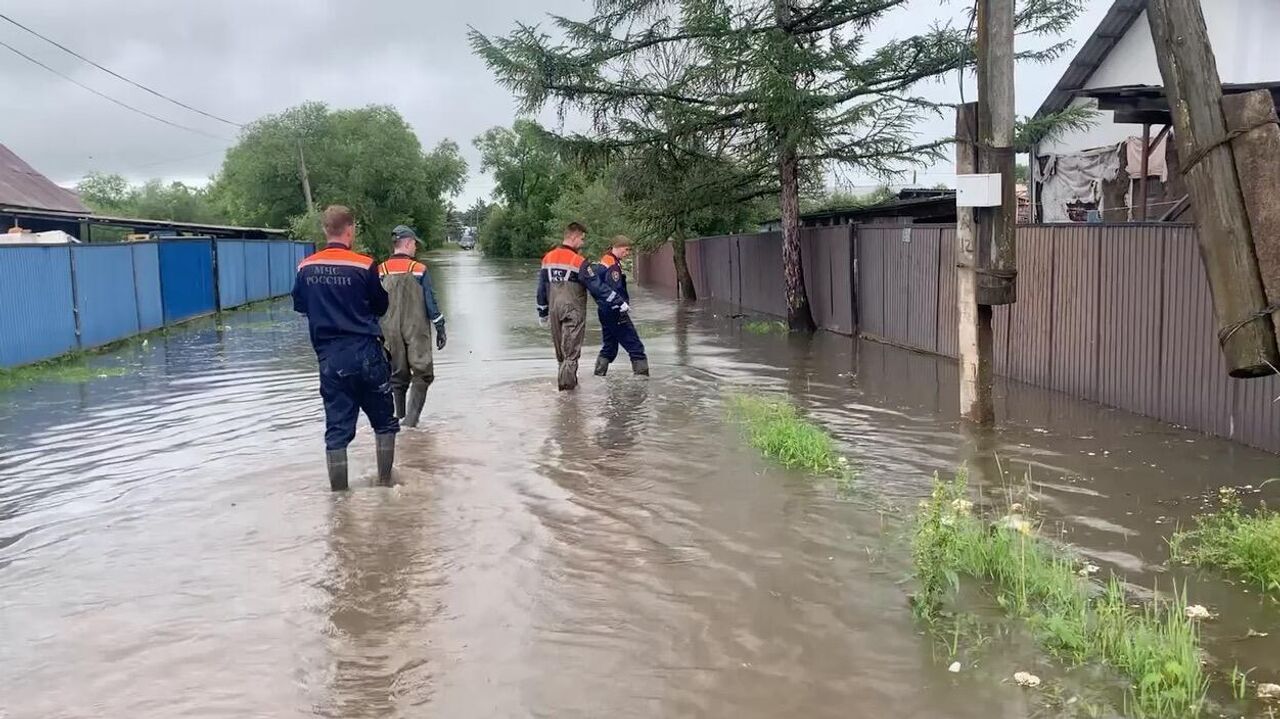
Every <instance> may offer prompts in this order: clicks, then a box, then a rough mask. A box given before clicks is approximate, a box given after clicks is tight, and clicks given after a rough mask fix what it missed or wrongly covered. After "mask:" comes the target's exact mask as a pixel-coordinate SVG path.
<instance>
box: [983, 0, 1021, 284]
mask: <svg viewBox="0 0 1280 719" xmlns="http://www.w3.org/2000/svg"><path fill="white" fill-rule="evenodd" d="M977 28H978V140H979V145H978V172H979V173H982V174H993V175H1000V191H1001V193H1002V198H1001V203H1000V206H999V207H990V208H982V209H980V210H979V214H978V237H979V243H978V263H979V264H978V266H979V267H981V268H982V269H981V271H980V272H979V273H978V304H980V305H1009V304H1013V303H1014V302H1016V301H1017V299H1018V291H1017V277H1018V252H1017V224H1018V189H1017V180H1016V179H1015V175H1014V164H1015V163H1014V152H1013V125H1014V113H1013V31H1014V0H978V15H977Z"/></svg>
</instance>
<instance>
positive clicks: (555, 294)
mask: <svg viewBox="0 0 1280 719" xmlns="http://www.w3.org/2000/svg"><path fill="white" fill-rule="evenodd" d="M586 237H587V229H586V228H585V227H583V226H582V225H581V224H579V223H577V222H571V223H569V226H568V227H566V228H565V230H564V241H563V242H562V243H561V244H560V246H559V247H557V248H555V249H554V250H552V251H550V252H548V253H547V254H546V255H545V256H544V257H543V258H542V269H541V270H540V271H539V272H538V300H537V303H538V305H537V309H538V323H539V324H540V325H542V326H543V327H546V326H547V325H548V323H549V324H550V325H551V340H552V342H554V343H555V347H556V361H557V362H559V363H560V372H559V376H558V384H559V387H560V389H561V390H562V391H563V390H570V389H573V388H575V387H577V386H578V358H579V357H581V356H582V338H583V335H584V334H585V333H586V330H587V293H588V292H590V293H591V296H592V297H595V299H596V302H598V303H600V306H602V307H604V306H608V307H610V308H612V309H613V310H614V311H617V312H620V313H622V314H625V313H627V312H629V311H630V310H631V307H630V306H628V305H627V303H626V302H624V301H623V299H622V297H621V296H620V295H618V293H617V292H614V291H613V290H611V289H609V288H608V287H606V286H605V285H604V283H603V282H601V281H600V278H599V277H598V276H597V275H596V273H595V272H594V271H593V270H592V268H591V263H590V262H589V261H588V260H587V258H585V257H583V256H582V255H580V254H578V250H580V249H582V243H583V241H584V240H585V239H586Z"/></svg>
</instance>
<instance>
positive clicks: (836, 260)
mask: <svg viewBox="0 0 1280 719" xmlns="http://www.w3.org/2000/svg"><path fill="white" fill-rule="evenodd" d="M831 229H832V231H831V232H829V233H828V235H827V239H826V241H825V242H824V245H825V246H826V250H827V255H826V257H827V271H828V273H829V276H830V287H829V292H830V298H829V299H830V313H829V314H828V315H827V321H826V323H825V324H824V325H823V326H824V327H826V328H827V329H829V330H831V331H833V332H839V333H841V334H846V335H851V334H853V333H855V332H856V331H857V326H856V322H855V321H854V316H853V306H854V297H853V293H854V286H853V279H854V274H853V226H852V225H845V226H843V227H833V228H831Z"/></svg>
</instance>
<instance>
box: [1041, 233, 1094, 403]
mask: <svg viewBox="0 0 1280 719" xmlns="http://www.w3.org/2000/svg"><path fill="white" fill-rule="evenodd" d="M1096 234H1097V233H1096V230H1093V231H1090V228H1087V227H1070V228H1066V229H1064V230H1063V231H1062V232H1060V233H1056V234H1055V236H1054V258H1055V259H1054V266H1053V285H1054V289H1055V292H1054V296H1055V299H1056V303H1055V306H1054V310H1053V333H1054V347H1055V355H1054V362H1053V368H1052V371H1051V373H1050V379H1051V382H1052V384H1051V385H1050V387H1051V389H1056V390H1058V391H1059V392H1065V393H1067V394H1070V395H1073V396H1076V397H1089V396H1090V395H1092V394H1093V393H1094V389H1095V387H1096V382H1097V379H1098V372H1097V370H1098V257H1099V255H1098V242H1097V239H1096V237H1095V235H1096Z"/></svg>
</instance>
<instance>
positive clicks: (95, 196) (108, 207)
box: [76, 173, 227, 224]
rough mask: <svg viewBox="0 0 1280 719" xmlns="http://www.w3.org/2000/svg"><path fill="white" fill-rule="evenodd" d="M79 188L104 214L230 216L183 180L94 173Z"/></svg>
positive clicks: (217, 219)
mask: <svg viewBox="0 0 1280 719" xmlns="http://www.w3.org/2000/svg"><path fill="white" fill-rule="evenodd" d="M76 191H77V192H78V193H80V198H81V199H82V200H84V202H85V204H87V205H88V206H89V207H90V208H92V209H93V211H94V212H97V213H98V214H102V215H114V216H117V217H131V218H139V219H147V220H169V221H172V222H197V223H210V224H217V223H221V222H225V221H226V219H227V218H226V216H225V215H224V214H223V213H222V212H220V211H219V210H218V208H217V207H215V206H214V204H213V203H212V202H211V201H210V198H209V193H208V191H207V190H206V189H205V188H203V187H192V186H190V185H187V184H185V183H182V182H169V183H165V182H163V181H161V180H148V181H147V182H145V183H143V184H141V185H131V184H129V181H128V180H126V179H125V178H124V177H122V176H120V175H112V174H103V173H91V174H89V175H87V176H86V177H85V178H84V179H83V180H81V181H80V182H79V184H77V185H76Z"/></svg>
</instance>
